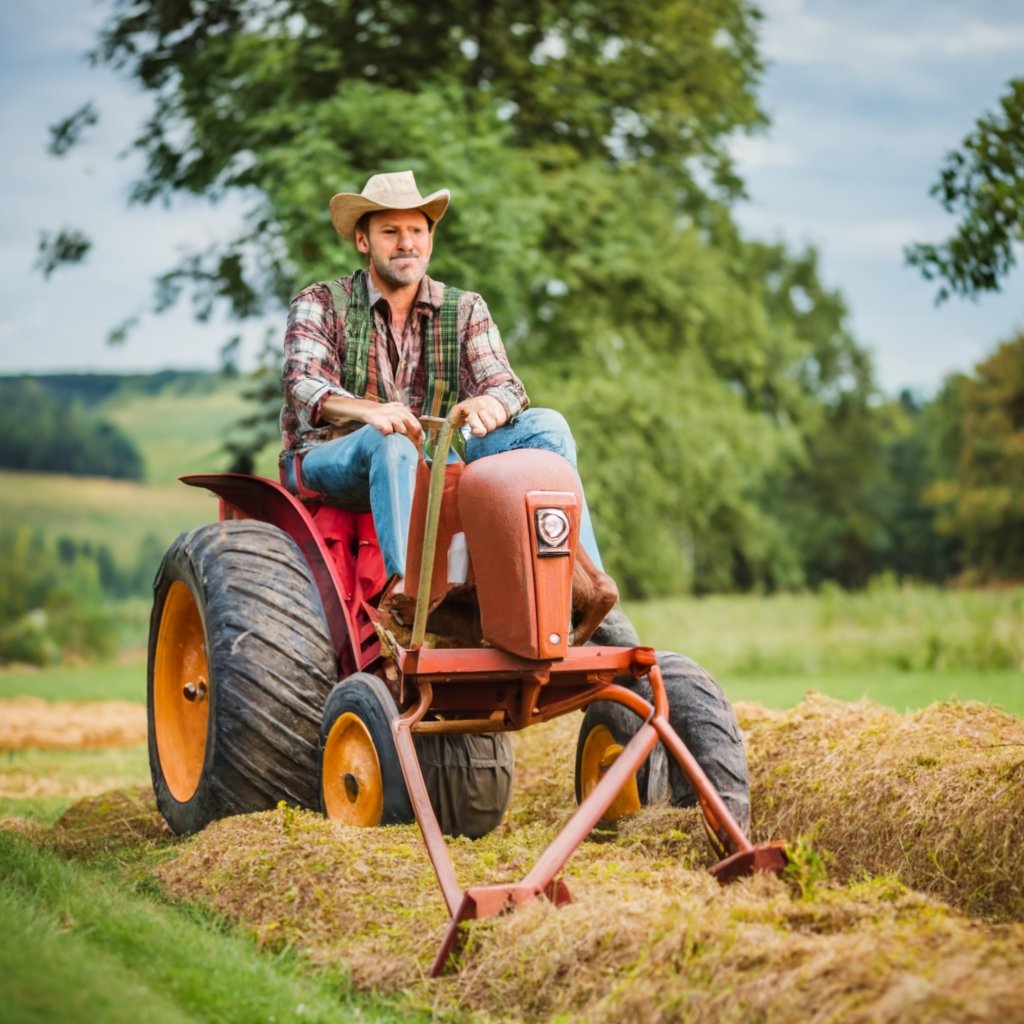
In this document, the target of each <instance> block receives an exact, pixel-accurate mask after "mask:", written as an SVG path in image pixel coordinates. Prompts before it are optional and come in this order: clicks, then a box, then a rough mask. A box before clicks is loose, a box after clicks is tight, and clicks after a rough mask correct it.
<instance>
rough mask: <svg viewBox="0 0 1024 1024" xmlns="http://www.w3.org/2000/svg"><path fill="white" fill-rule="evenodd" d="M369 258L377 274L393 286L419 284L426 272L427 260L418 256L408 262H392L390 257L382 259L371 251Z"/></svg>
mask: <svg viewBox="0 0 1024 1024" xmlns="http://www.w3.org/2000/svg"><path fill="white" fill-rule="evenodd" d="M370 259H371V260H372V262H373V269H374V270H376V271H377V276H378V277H379V278H380V279H381V280H382V281H384V282H386V283H387V284H389V285H391V286H392V287H393V288H404V287H408V286H409V285H411V284H419V282H420V281H422V280H423V277H424V275H425V274H426V272H427V260H425V259H423V258H422V257H419V256H417V257H416V258H415V260H414V261H410V262H408V263H404V262H399V263H392V261H391V260H390V259H384V258H382V257H379V256H375V255H373V254H372V253H371V254H370Z"/></svg>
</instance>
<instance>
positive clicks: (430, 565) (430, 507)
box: [410, 419, 454, 647]
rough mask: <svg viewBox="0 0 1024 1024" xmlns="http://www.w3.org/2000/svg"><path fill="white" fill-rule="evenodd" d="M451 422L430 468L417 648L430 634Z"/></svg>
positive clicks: (413, 640) (415, 633)
mask: <svg viewBox="0 0 1024 1024" xmlns="http://www.w3.org/2000/svg"><path fill="white" fill-rule="evenodd" d="M453 429H454V428H453V427H452V425H451V423H450V422H449V421H448V420H447V419H446V420H444V422H443V423H442V424H441V430H440V433H439V434H438V436H437V444H436V445H434V462H433V464H432V465H431V467H430V491H429V493H428V496H427V512H426V522H425V523H424V526H423V552H422V554H421V556H420V581H419V587H418V589H417V591H416V617H415V618H414V619H413V625H412V638H411V640H410V643H411V645H412V646H413V647H421V646H422V645H423V639H424V637H425V636H426V634H427V617H428V616H429V615H430V585H431V583H432V582H433V577H434V551H435V550H436V548H437V527H438V524H439V523H440V521H441V500H442V498H443V497H444V471H445V466H446V465H447V462H448V449H449V448H450V447H451V443H452V431H453Z"/></svg>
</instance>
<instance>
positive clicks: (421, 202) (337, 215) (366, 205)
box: [331, 171, 451, 242]
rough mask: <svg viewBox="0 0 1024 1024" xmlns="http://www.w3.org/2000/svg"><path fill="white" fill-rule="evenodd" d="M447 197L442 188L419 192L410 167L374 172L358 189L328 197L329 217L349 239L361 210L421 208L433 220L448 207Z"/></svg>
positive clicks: (437, 218)
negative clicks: (329, 202)
mask: <svg viewBox="0 0 1024 1024" xmlns="http://www.w3.org/2000/svg"><path fill="white" fill-rule="evenodd" d="M450 199H451V193H450V192H449V191H448V189H446V188H443V189H441V190H440V191H438V192H431V193H430V195H429V196H421V195H420V190H419V189H418V188H417V187H416V179H415V178H414V177H413V174H412V171H395V172H394V173H392V174H375V175H374V176H373V177H372V178H370V180H369V181H368V182H367V183H366V185H365V187H364V188H363V191H362V192H359V193H356V192H339V193H338V194H337V195H336V196H335V197H334V198H333V199H332V200H331V220H332V221H333V222H334V227H335V230H336V231H337V232H338V234H339V235H341V237H342V238H346V239H348V241H350V242H351V241H354V240H355V233H356V222H357V221H358V220H359V218H360V217H362V215H363V214H364V213H375V212H377V211H378V210H421V211H422V212H423V213H425V214H426V215H427V216H428V217H429V218H430V219H431V220H432V221H434V223H435V224H436V223H437V221H439V220H440V219H441V218H442V217H443V216H444V211H445V210H447V209H448V203H449V201H450Z"/></svg>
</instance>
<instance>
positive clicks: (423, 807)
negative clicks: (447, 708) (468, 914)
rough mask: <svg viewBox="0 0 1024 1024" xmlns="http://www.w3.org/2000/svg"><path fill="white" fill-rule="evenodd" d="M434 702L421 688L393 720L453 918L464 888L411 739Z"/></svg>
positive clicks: (418, 819)
mask: <svg viewBox="0 0 1024 1024" xmlns="http://www.w3.org/2000/svg"><path fill="white" fill-rule="evenodd" d="M431 699H432V692H431V688H430V686H429V685H427V686H422V687H421V688H420V699H419V703H418V704H417V705H416V707H415V708H413V709H412V710H411V711H407V712H406V713H405V714H404V715H402V716H401V717H400V718H395V719H393V720H392V722H391V731H392V732H393V733H394V736H395V746H396V747H397V748H398V760H399V762H400V763H401V765H402V775H404V776H405V785H406V787H407V788H408V790H409V799H410V801H411V802H412V809H413V813H414V814H415V815H416V824H417V825H419V827H420V834H421V835H422V836H423V842H424V844H425V845H426V847H427V853H428V855H429V856H430V863H431V864H432V865H433V867H434V874H435V875H437V881H438V884H439V885H440V886H441V892H442V894H443V895H444V902H445V905H446V906H447V907H448V915H449V917H454V916H455V914H456V913H457V912H458V909H459V906H460V905H461V904H462V887H461V886H460V885H459V880H458V878H457V877H456V875H455V865H454V864H453V863H452V858H451V855H450V854H449V853H448V846H447V844H446V843H445V841H444V835H443V834H442V833H441V826H440V825H439V824H438V822H437V815H436V814H435V813H434V808H433V805H432V804H431V803H430V794H429V793H427V784H426V783H425V782H424V781H423V771H422V769H421V768H420V761H419V758H418V757H417V756H416V746H415V744H414V743H413V740H412V727H413V726H414V725H415V724H416V723H417V722H418V721H419V720H420V719H421V718H422V717H423V716H424V715H425V714H426V713H427V711H428V710H429V709H430V702H431Z"/></svg>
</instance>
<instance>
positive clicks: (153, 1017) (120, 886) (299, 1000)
mask: <svg viewBox="0 0 1024 1024" xmlns="http://www.w3.org/2000/svg"><path fill="white" fill-rule="evenodd" d="M0 875H2V876H3V878H4V885H3V887H2V889H0V918H2V920H3V922H4V928H3V935H2V936H0V979H2V980H0V992H2V993H3V996H4V1008H3V1011H2V1017H3V1020H4V1021H5V1022H6V1024H30V1022H34V1024H38V1022H44V1021H52V1022H58V1021H59V1022H60V1024H96V1022H99V1021H103V1022H104V1024H120V1022H124V1024H135V1022H137V1021H140V1020H144V1021H146V1022H147V1024H187V1022H191V1021H196V1022H199V1021H217V1022H220V1024H235V1022H237V1024H253V1022H255V1021H279V1022H282V1024H283V1022H286V1021H303V1022H306V1021H308V1022H311V1024H314V1022H323V1024H327V1022H337V1021H340V1020H365V1021H373V1022H376V1021H381V1022H385V1021H413V1020H427V1019H428V1018H427V1017H426V1015H422V1016H421V1015H416V1014H412V1013H410V1012H409V1011H408V1010H404V1011H402V1012H401V1013H400V1012H398V1011H397V1010H394V1009H392V1008H390V1007H389V1005H388V1003H387V1001H386V1000H383V999H380V998H372V997H365V996H364V997H360V996H356V995H354V994H353V993H351V991H350V990H349V988H348V986H347V984H345V982H344V979H343V978H342V977H341V976H340V975H338V974H337V973H335V974H333V975H332V973H331V972H326V971H322V972H319V973H317V974H315V975H314V974H311V973H309V972H308V971H304V970H303V969H302V964H301V961H300V960H299V959H298V958H297V957H295V956H294V955H291V954H289V953H287V952H285V953H281V954H279V955H277V956H267V955H264V954H261V953H260V951H259V950H258V949H257V948H256V944H255V943H254V942H253V940H252V939H251V938H248V937H245V936H244V935H242V934H241V933H239V932H237V931H236V930H234V929H232V928H230V927H229V926H227V925H226V924H225V923H223V922H218V921H217V920H215V919H212V918H209V917H207V918H204V917H203V916H202V915H201V914H199V913H197V912H196V911H194V910H189V909H188V908H184V907H180V906H171V905H168V904H166V903H163V902H161V901H160V900H159V899H157V898H154V894H153V892H152V889H151V888H150V890H149V891H146V889H145V888H143V889H142V890H141V891H133V890H132V887H131V884H130V879H126V873H125V872H124V871H123V870H121V871H119V870H117V869H116V868H112V867H111V865H109V864H107V865H98V866H89V865H85V864H80V863H75V862H74V861H67V860H64V859H62V858H61V857H59V856H57V855H56V854H54V853H52V852H49V851H46V850H40V849H39V848H37V847H36V846H34V845H33V844H31V843H29V842H28V841H26V840H25V839H23V838H21V837H19V836H17V835H15V834H13V833H10V832H6V831H2V830H0ZM126 881H128V882H129V884H128V885H127V886H126V884H125V883H126ZM136 884H140V882H137V883H136ZM184 950H187V951H188V953H187V955H184V956H183V955H182V953H183V951H184Z"/></svg>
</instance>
